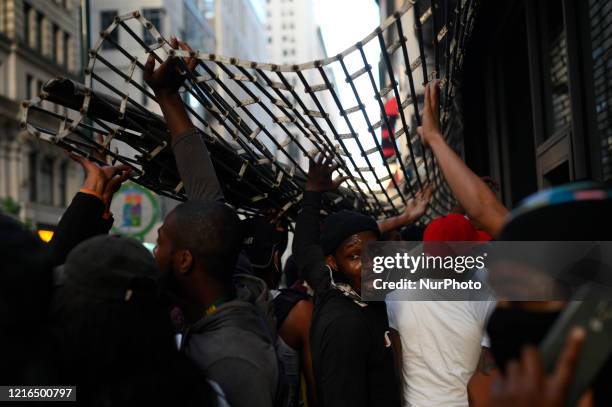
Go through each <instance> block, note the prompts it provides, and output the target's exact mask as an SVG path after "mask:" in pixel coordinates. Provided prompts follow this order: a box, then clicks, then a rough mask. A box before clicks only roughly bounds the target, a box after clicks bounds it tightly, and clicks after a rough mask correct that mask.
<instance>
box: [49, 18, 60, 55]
mask: <svg viewBox="0 0 612 407" xmlns="http://www.w3.org/2000/svg"><path fill="white" fill-rule="evenodd" d="M58 32H59V28H58V27H57V25H55V24H53V25H52V28H51V59H53V62H55V63H58V62H59V55H58V52H57V35H58Z"/></svg>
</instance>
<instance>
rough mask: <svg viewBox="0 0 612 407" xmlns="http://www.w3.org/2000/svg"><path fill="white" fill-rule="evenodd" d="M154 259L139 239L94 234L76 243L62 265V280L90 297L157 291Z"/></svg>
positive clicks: (126, 296)
mask: <svg viewBox="0 0 612 407" xmlns="http://www.w3.org/2000/svg"><path fill="white" fill-rule="evenodd" d="M159 276H160V273H159V270H158V268H157V264H156V263H155V259H154V258H153V256H151V253H149V251H148V250H147V249H146V248H145V247H144V246H143V245H142V244H141V243H140V242H138V241H136V240H134V239H131V238H128V237H123V236H118V235H103V236H96V237H93V238H91V239H89V240H86V241H85V242H83V243H81V244H79V245H78V246H77V247H75V248H74V249H73V250H72V252H70V255H69V256H68V259H67V260H66V264H65V266H64V284H66V285H68V286H70V287H72V288H74V289H76V290H78V291H81V292H84V293H85V294H87V295H91V296H93V297H97V298H101V299H106V300H111V301H118V302H123V301H129V300H130V299H131V298H132V296H133V294H134V293H139V294H140V293H143V294H147V295H157V293H158V291H157V290H158V283H157V281H158V278H159Z"/></svg>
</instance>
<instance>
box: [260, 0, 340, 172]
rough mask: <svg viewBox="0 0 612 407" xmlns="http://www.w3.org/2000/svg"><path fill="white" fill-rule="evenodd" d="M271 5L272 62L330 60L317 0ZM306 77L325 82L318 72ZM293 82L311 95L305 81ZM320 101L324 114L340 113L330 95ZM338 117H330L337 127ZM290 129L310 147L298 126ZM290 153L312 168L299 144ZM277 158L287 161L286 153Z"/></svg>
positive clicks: (290, 0)
mask: <svg viewBox="0 0 612 407" xmlns="http://www.w3.org/2000/svg"><path fill="white" fill-rule="evenodd" d="M267 6H268V7H267V16H268V23H267V26H266V30H267V44H268V54H269V56H270V61H271V62H273V63H275V64H279V65H292V64H301V63H305V62H310V61H314V60H319V59H324V58H327V56H328V55H327V51H326V48H325V43H324V41H323V37H322V34H321V29H320V27H319V26H318V25H317V22H316V19H315V12H314V1H313V0H268V2H267ZM326 73H327V75H328V76H329V78H330V81H331V82H332V83H335V77H334V73H333V71H331V70H329V69H327V70H326ZM304 77H305V79H306V81H307V82H308V83H309V84H318V83H321V82H322V81H323V80H322V79H321V75H320V74H319V72H318V71H317V70H316V69H309V70H306V71H304ZM291 81H292V83H291V84H292V85H293V86H294V88H295V89H296V91H297V93H298V94H300V95H307V93H306V92H305V89H304V85H303V84H302V83H301V81H298V80H297V78H296V77H292V78H291ZM304 101H305V103H306V105H307V107H308V109H311V110H317V107H316V106H315V103H314V102H313V101H312V100H311V99H310V98H308V97H305V98H304ZM320 102H321V105H322V107H323V110H324V111H326V112H334V111H337V109H336V106H335V103H334V101H333V99H332V97H331V94H330V93H329V92H324V93H323V97H321V100H320ZM337 117H338V115H330V119H331V120H333V121H334V123H333V124H334V125H335V124H336V123H335V121H336V118H337ZM286 127H287V128H288V130H289V131H291V132H292V133H293V134H295V135H296V136H297V138H298V140H299V142H300V144H302V145H308V142H305V139H306V137H305V136H304V135H303V134H301V133H299V132H297V129H296V126H295V125H293V124H288V125H287V126H286ZM275 134H280V129H279V128H275ZM279 138H280V137H279ZM288 151H289V154H290V155H291V156H292V157H293V158H294V159H295V161H297V162H298V163H299V164H300V166H301V167H302V168H308V157H305V156H304V155H303V154H300V152H299V150H298V148H297V146H296V145H295V143H291V144H289V146H288ZM277 159H279V160H281V161H284V162H286V161H287V159H286V158H285V156H284V155H282V154H278V155H277Z"/></svg>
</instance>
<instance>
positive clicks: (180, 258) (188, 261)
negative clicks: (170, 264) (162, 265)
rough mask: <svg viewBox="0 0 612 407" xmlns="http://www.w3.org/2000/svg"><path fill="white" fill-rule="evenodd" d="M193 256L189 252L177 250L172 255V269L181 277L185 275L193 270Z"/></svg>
mask: <svg viewBox="0 0 612 407" xmlns="http://www.w3.org/2000/svg"><path fill="white" fill-rule="evenodd" d="M193 263H194V259H193V255H192V254H191V252H190V251H189V250H177V251H176V253H175V254H174V269H175V270H178V272H179V273H180V274H181V275H187V274H189V273H190V272H191V270H192V268H193Z"/></svg>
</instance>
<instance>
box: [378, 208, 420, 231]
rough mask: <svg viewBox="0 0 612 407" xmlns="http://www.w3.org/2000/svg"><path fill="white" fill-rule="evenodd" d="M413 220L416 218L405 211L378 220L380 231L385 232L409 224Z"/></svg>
mask: <svg viewBox="0 0 612 407" xmlns="http://www.w3.org/2000/svg"><path fill="white" fill-rule="evenodd" d="M413 222H414V220H413V219H412V218H411V217H410V216H408V215H406V214H405V213H403V214H401V215H397V216H393V217H391V218H387V219H383V220H380V221H378V230H380V233H381V234H383V233H386V232H389V231H391V230H395V229H399V228H401V227H404V226H407V225H409V224H411V223H413Z"/></svg>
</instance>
